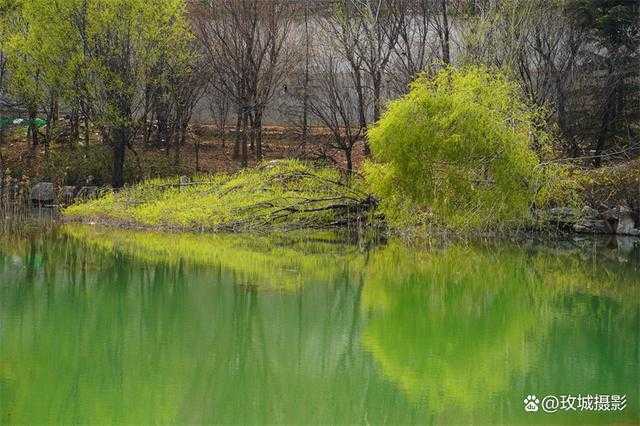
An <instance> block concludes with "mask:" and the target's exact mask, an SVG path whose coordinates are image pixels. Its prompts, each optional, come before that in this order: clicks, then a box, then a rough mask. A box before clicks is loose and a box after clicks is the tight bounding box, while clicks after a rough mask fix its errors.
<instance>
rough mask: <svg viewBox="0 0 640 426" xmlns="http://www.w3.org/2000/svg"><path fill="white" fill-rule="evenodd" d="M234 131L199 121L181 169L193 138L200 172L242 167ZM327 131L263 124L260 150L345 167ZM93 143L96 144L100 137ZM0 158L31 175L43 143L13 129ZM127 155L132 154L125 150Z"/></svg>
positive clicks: (192, 168) (152, 152)
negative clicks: (221, 130)
mask: <svg viewBox="0 0 640 426" xmlns="http://www.w3.org/2000/svg"><path fill="white" fill-rule="evenodd" d="M234 137H235V136H234V134H233V132H232V129H227V130H226V131H225V132H224V136H221V135H220V133H219V132H218V131H217V129H216V128H215V127H214V126H213V125H200V126H198V127H197V128H194V129H192V131H191V132H190V134H189V137H188V140H187V143H186V145H185V146H183V147H182V149H181V161H180V163H181V169H183V170H184V172H185V173H190V174H193V173H196V142H198V145H199V161H198V171H199V172H202V173H214V172H233V171H237V170H239V169H240V168H241V162H240V160H239V159H237V160H234V159H233V147H234ZM328 137H329V134H328V133H327V132H326V131H324V130H323V129H319V128H313V129H311V131H310V134H309V136H308V137H307V140H306V142H305V141H304V140H303V139H302V137H301V135H300V134H298V133H296V132H295V131H294V130H292V129H287V128H283V127H274V126H271V127H265V128H264V131H263V153H264V159H263V160H264V161H270V160H276V159H284V158H297V159H302V160H310V161H316V162H321V163H324V164H326V165H329V166H332V167H336V168H338V169H343V170H344V169H346V159H345V156H344V153H343V152H341V151H339V150H335V149H330V148H327V144H326V143H325V142H326V138H328ZM93 143H96V144H99V143H100V142H99V141H97V140H96V141H95V142H93ZM55 149H56V150H57V151H59V152H64V151H65V150H66V149H75V150H78V149H82V148H81V147H79V146H76V147H75V148H65V146H64V145H63V144H59V143H55ZM134 149H135V150H136V152H137V153H138V155H139V158H140V160H141V163H143V164H144V163H145V162H153V161H157V160H159V159H162V158H163V157H164V156H166V160H165V161H166V162H170V161H169V160H168V159H172V158H173V155H174V154H173V149H172V148H159V147H155V146H152V145H150V146H141V143H137V144H134ZM0 153H1V154H2V162H3V163H4V164H5V166H6V167H7V168H8V169H11V170H14V171H15V170H22V171H28V174H29V175H30V176H32V177H36V176H39V175H41V172H42V167H43V164H44V161H43V159H44V158H45V149H44V146H42V145H40V146H38V147H37V148H36V149H33V148H32V147H31V144H30V142H29V141H28V140H27V139H26V137H25V136H24V135H23V133H22V132H20V131H18V132H14V133H13V135H12V136H9V137H7V138H6V139H5V143H4V144H3V146H0ZM127 155H133V153H131V152H128V154H127ZM255 157H256V156H255V151H253V150H251V149H249V167H252V166H255V164H256V158H255ZM363 159H364V145H363V143H359V144H357V146H356V147H355V148H354V152H353V164H354V168H355V169H356V170H357V169H358V168H359V167H360V166H361V164H362V162H363Z"/></svg>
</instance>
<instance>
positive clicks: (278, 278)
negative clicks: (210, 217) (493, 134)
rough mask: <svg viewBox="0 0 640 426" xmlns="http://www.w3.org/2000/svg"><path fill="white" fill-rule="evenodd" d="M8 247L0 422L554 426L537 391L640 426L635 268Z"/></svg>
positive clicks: (593, 262)
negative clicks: (577, 399) (586, 401)
mask: <svg viewBox="0 0 640 426" xmlns="http://www.w3.org/2000/svg"><path fill="white" fill-rule="evenodd" d="M0 240H1V242H2V246H1V248H0V342H1V345H0V423H51V422H55V423H114V422H116V423H187V422H188V423H265V422H271V423H274V422H275V423H305V424H306V423H310V422H311V423H394V424H396V423H424V422H437V423H443V422H456V423H460V422H469V421H471V422H480V421H482V422H502V423H514V422H524V421H531V420H539V421H540V422H543V423H544V422H545V419H544V418H543V417H538V418H535V419H534V418H531V417H526V416H525V414H524V411H523V410H522V405H521V399H522V396H523V395H524V394H527V393H531V392H539V393H545V392H546V393H571V392H573V393H578V392H583V393H584V392H592V393H596V392H598V393H627V394H628V395H629V396H630V406H629V407H628V408H627V410H626V411H625V412H624V413H621V414H616V415H610V416H605V417H602V416H598V417H593V416H592V417H589V418H588V421H587V422H593V421H595V422H603V423H610V422H624V421H627V422H629V421H631V422H633V421H637V419H638V405H637V398H638V397H639V396H640V395H639V392H638V389H637V383H638V382H639V379H640V372H639V367H638V366H639V353H638V350H639V349H638V345H639V342H640V336H639V327H638V325H639V324H640V316H639V313H638V299H639V298H638V279H637V278H638V271H637V263H636V262H635V261H634V260H633V257H632V256H633V255H634V253H635V252H632V253H631V254H629V253H626V254H625V256H626V257H625V258H624V260H625V261H624V262H621V261H620V259H619V253H618V252H614V251H607V250H604V249H603V250H601V251H598V252H597V253H598V254H597V256H593V253H594V251H593V250H573V251H569V250H566V249H563V250H551V249H541V248H529V249H526V248H514V247H506V246H500V247H495V246H494V247H477V246H475V247H472V246H464V245H452V246H450V247H447V248H442V249H429V250H417V249H410V248H407V247H406V246H403V245H401V244H398V243H390V244H388V245H386V246H384V247H378V248H376V249H373V250H372V251H363V250H361V247H358V246H354V245H348V244H340V243H339V242H338V241H337V240H336V237H335V236H333V235H329V234H318V235H314V236H313V238H309V236H295V235H294V236H279V237H275V239H274V238H266V237H259V236H253V237H249V236H243V237H233V236H202V235H180V236H177V235H162V234H150V233H137V232H129V231H127V232H125V231H112V230H100V229H94V228H88V227H78V226H74V227H66V228H64V229H61V230H57V231H53V232H50V233H46V234H43V233H36V234H31V235H22V236H4V237H2V238H1V239H0ZM630 256H631V257H630ZM629 259H631V260H629ZM557 418H558V419H562V421H563V422H564V421H573V422H575V423H585V417H581V416H579V415H573V416H569V417H566V418H564V417H557ZM548 420H549V419H548V418H547V419H546V421H547V423H548Z"/></svg>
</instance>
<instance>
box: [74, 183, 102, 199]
mask: <svg viewBox="0 0 640 426" xmlns="http://www.w3.org/2000/svg"><path fill="white" fill-rule="evenodd" d="M97 196H98V187H97V186H83V187H82V188H80V191H78V195H77V198H80V199H83V200H88V199H91V198H96V197H97Z"/></svg>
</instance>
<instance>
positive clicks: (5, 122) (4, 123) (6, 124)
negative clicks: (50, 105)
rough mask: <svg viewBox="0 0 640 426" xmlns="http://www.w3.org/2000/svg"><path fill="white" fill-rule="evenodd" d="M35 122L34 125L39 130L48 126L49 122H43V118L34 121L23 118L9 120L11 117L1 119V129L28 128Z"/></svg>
mask: <svg viewBox="0 0 640 426" xmlns="http://www.w3.org/2000/svg"><path fill="white" fill-rule="evenodd" d="M32 122H33V125H34V126H36V127H37V128H40V127H44V126H46V125H47V120H43V119H42V118H35V119H33V121H31V120H25V119H23V118H9V117H0V129H4V128H6V127H9V126H22V127H27V126H29V125H30V124H31V123H32Z"/></svg>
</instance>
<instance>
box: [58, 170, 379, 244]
mask: <svg viewBox="0 0 640 426" xmlns="http://www.w3.org/2000/svg"><path fill="white" fill-rule="evenodd" d="M374 204H375V202H374V201H373V199H372V198H371V197H369V196H368V195H367V194H366V192H365V190H364V188H363V184H362V182H361V181H360V179H358V178H356V177H352V178H351V179H350V182H348V183H345V182H343V181H342V180H341V176H340V174H339V172H338V171H336V170H332V169H327V168H313V167H311V166H309V165H307V164H305V163H303V162H300V161H296V160H286V161H272V162H269V163H264V164H262V165H261V166H259V167H257V168H254V169H247V170H243V171H241V172H238V173H235V174H218V175H203V176H196V177H195V178H194V179H193V181H192V182H191V183H189V184H188V185H184V186H180V184H179V180H178V178H171V179H151V180H148V181H145V182H142V183H140V184H138V185H134V186H132V187H129V188H125V189H123V190H122V191H120V192H108V193H107V194H106V195H104V196H103V197H101V198H99V199H96V200H90V201H87V202H82V203H79V204H75V205H72V206H70V207H68V208H67V209H65V210H64V212H63V214H64V215H65V216H66V217H67V218H69V219H75V220H80V221H106V222H116V223H120V224H123V223H124V224H131V225H141V226H145V227H151V228H176V229H192V230H226V231H251V230H258V231H259V230H267V229H296V228H315V227H317V228H325V227H338V226H345V225H347V226H348V225H351V224H354V225H357V224H358V223H361V222H362V221H365V220H367V219H368V212H369V211H370V210H371V207H372V206H373V205H374Z"/></svg>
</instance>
